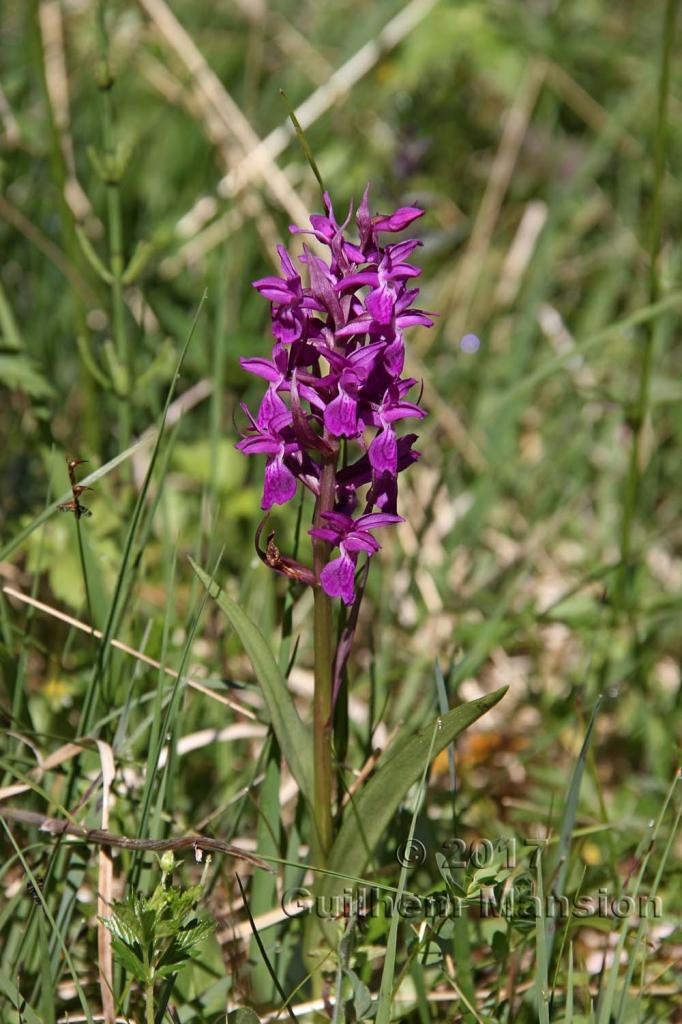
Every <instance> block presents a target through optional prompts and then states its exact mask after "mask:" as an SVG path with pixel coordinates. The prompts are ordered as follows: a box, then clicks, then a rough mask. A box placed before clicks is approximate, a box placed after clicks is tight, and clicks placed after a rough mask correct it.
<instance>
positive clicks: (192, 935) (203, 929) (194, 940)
mask: <svg viewBox="0 0 682 1024" xmlns="http://www.w3.org/2000/svg"><path fill="white" fill-rule="evenodd" d="M212 931H213V921H209V920H205V921H197V923H196V924H193V925H190V926H188V927H187V928H181V929H180V931H179V932H178V933H177V935H176V936H175V943H174V944H175V945H177V946H178V947H179V948H180V949H182V950H190V949H192V948H193V947H194V946H196V945H198V944H199V943H200V942H203V940H204V939H205V938H206V936H207V935H210V933H211V932H212Z"/></svg>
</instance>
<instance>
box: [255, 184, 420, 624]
mask: <svg viewBox="0 0 682 1024" xmlns="http://www.w3.org/2000/svg"><path fill="white" fill-rule="evenodd" d="M324 207H325V212H324V213H322V214H313V216H312V217H311V218H310V228H306V229H303V228H297V227H292V228H291V230H292V232H294V233H296V234H298V233H301V234H307V235H312V236H314V238H315V239H316V240H317V242H318V243H320V244H322V245H323V246H326V248H327V250H328V257H327V258H326V259H323V258H322V257H321V256H319V255H318V254H317V253H313V252H311V251H310V250H309V249H307V248H305V246H304V251H303V255H302V256H301V257H300V258H299V263H300V265H301V270H300V271H299V269H298V264H296V263H295V262H294V260H293V259H292V258H291V256H290V255H289V254H288V252H287V251H286V249H285V248H284V247H283V246H278V253H279V259H280V264H281V268H282V275H281V277H277V276H270V277H264V278H261V279H260V280H258V281H255V282H254V287H255V288H256V290H257V291H258V292H259V293H260V294H261V295H262V296H263V297H264V298H265V299H267V300H268V301H269V302H270V309H271V322H272V333H273V335H274V336H275V339H276V341H275V345H274V347H273V349H272V357H271V358H270V359H266V358H262V357H252V358H248V359H242V360H241V365H242V367H243V368H244V369H245V370H246V371H247V372H248V373H251V374H253V375H254V376H256V377H260V378H261V380H263V381H264V382H265V384H266V388H265V393H264V395H263V398H262V400H261V403H260V407H259V409H258V413H257V415H256V417H255V418H254V417H253V416H252V415H251V414H250V413H249V412H248V410H247V409H246V407H244V409H245V412H246V414H247V417H248V420H249V427H248V429H247V432H246V436H245V437H244V438H243V439H242V440H241V441H240V442H239V443H238V444H237V448H238V449H239V450H240V451H241V452H243V453H244V454H246V455H249V454H262V455H265V457H266V464H265V481H264V487H263V500H262V508H263V509H266V510H267V509H270V508H271V507H272V506H273V505H286V504H287V503H288V502H289V501H291V500H292V498H293V497H294V495H295V493H296V490H297V487H298V484H299V483H300V484H301V485H302V486H303V487H305V488H306V489H307V490H309V491H310V492H311V493H312V494H313V496H314V498H315V520H314V522H315V525H314V526H313V528H312V529H311V530H310V534H311V536H312V537H313V539H314V541H315V544H314V548H315V552H316V554H315V569H314V571H313V570H306V571H304V568H302V567H301V565H300V563H295V562H293V561H292V560H291V559H287V558H286V556H285V555H282V554H281V552H280V551H279V549H278V548H277V546H276V545H275V543H274V540H272V539H269V541H268V547H267V548H266V549H264V552H265V553H263V551H261V550H259V554H260V555H261V557H262V558H263V560H264V561H265V563H266V564H267V565H269V566H270V567H271V568H273V569H274V570H275V571H278V572H280V573H283V574H285V575H293V577H294V578H297V579H300V580H301V581H302V582H304V583H308V584H309V583H310V582H311V580H312V581H313V585H315V586H318V587H321V588H322V589H323V590H324V592H325V593H326V594H328V595H329V596H330V597H340V598H341V599H342V600H343V601H344V602H345V603H346V604H351V603H352V601H353V599H354V593H355V587H354V578H355V571H356V565H357V561H358V557H359V555H360V554H361V553H363V552H364V553H365V554H366V555H367V557H368V558H371V556H372V555H373V554H375V553H376V552H377V551H378V550H379V544H378V542H377V541H376V539H375V538H374V536H373V531H374V530H375V529H377V528H379V527H383V526H389V525H391V524H393V523H397V522H400V516H399V515H398V514H397V506H398V478H399V475H400V473H402V472H403V471H404V470H406V469H408V467H409V466H411V465H412V464H413V463H414V462H415V461H416V460H417V459H418V458H419V452H417V451H415V450H414V447H413V446H414V442H415V441H416V440H417V435H416V434H407V435H404V436H402V437H401V436H399V432H398V431H399V423H400V421H401V420H405V419H422V418H423V417H424V416H425V415H426V414H425V412H424V410H423V409H422V408H421V406H420V405H419V401H416V402H414V401H413V402H410V401H408V393H409V392H410V390H411V389H412V388H413V387H414V386H415V384H416V383H417V382H416V381H415V380H413V379H412V378H409V377H404V376H403V368H404V363H405V340H404V332H405V331H407V330H408V329H409V328H411V327H415V326H420V327H431V326H432V324H433V319H432V317H431V315H430V314H428V313H425V312H424V311H423V310H421V309H419V308H418V307H417V306H416V300H417V297H418V294H419V289H418V288H416V287H412V285H414V282H415V279H416V278H418V277H419V274H420V270H419V268H418V267H416V266H414V265H413V264H412V263H411V262H410V259H411V257H412V254H413V253H414V251H415V249H417V247H418V246H419V245H421V242H420V241H419V240H418V239H403V240H400V239H399V240H393V241H391V242H390V243H389V244H385V243H384V241H383V239H384V238H385V237H386V236H387V235H393V236H395V235H396V234H397V233H398V232H401V231H403V230H404V229H405V228H407V227H409V226H410V225H411V224H413V223H414V222H415V221H416V220H417V219H418V218H419V217H421V216H422V214H423V210H421V209H419V207H417V206H401V207H400V208H399V209H397V210H395V211H394V212H393V213H390V214H375V215H372V213H371V211H370V204H369V186H368V187H367V189H366V190H365V193H364V196H363V198H362V202H361V203H360V205H359V207H358V208H357V212H356V214H355V218H354V221H355V225H356V226H357V237H356V238H352V237H350V234H349V225H350V224H351V216H352V206H351V207H350V208H349V211H348V215H347V217H346V220H345V221H344V222H343V223H339V222H338V220H337V218H336V216H335V214H334V209H333V206H332V202H331V199H330V197H329V195H328V194H327V193H325V195H324ZM306 280H307V284H306V283H305V282H306ZM340 439H345V447H344V452H345V455H344V466H343V468H339V467H338V465H337V463H338V459H339V453H340V450H341V444H340ZM363 507H364V513H363V514H361V515H360V516H359V517H358V515H357V510H358V509H362V508H363ZM354 517H355V518H354ZM320 542H323V543H322V545H321V547H320ZM326 544H330V545H332V546H333V547H338V549H339V554H338V556H337V557H335V558H333V559H332V560H331V561H327V558H328V555H327V550H328V549H327V548H326ZM320 552H322V554H320ZM320 559H322V560H320Z"/></svg>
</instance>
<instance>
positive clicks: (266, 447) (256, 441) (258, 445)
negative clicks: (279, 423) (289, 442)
mask: <svg viewBox="0 0 682 1024" xmlns="http://www.w3.org/2000/svg"><path fill="white" fill-rule="evenodd" d="M281 447H282V444H281V441H278V440H277V439H276V438H274V437H267V436H266V435H265V434H256V435H255V436H254V437H243V438H242V440H241V441H237V443H236V445H235V448H237V449H238V450H239V451H240V452H242V454H244V455H274V454H275V452H278V451H279V450H280V448H281Z"/></svg>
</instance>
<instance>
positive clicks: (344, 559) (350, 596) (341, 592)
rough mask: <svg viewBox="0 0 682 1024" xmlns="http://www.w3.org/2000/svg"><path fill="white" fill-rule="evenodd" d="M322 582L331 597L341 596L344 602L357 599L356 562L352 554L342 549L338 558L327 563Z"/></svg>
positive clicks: (322, 573)
mask: <svg viewBox="0 0 682 1024" xmlns="http://www.w3.org/2000/svg"><path fill="white" fill-rule="evenodd" d="M320 583H321V584H322V589H323V590H324V592H325V594H328V595H329V597H340V598H341V599H342V601H343V603H344V604H347V605H349V604H352V603H353V601H354V600H355V563H354V562H353V559H352V558H351V557H350V555H347V554H346V552H345V551H342V552H341V554H340V556H339V557H338V558H335V559H334V560H333V561H331V562H329V564H328V565H325V567H324V569H323V570H322V572H321V573H320Z"/></svg>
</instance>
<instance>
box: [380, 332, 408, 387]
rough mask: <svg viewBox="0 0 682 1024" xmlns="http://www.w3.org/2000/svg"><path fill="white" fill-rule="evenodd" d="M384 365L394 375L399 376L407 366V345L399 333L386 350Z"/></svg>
mask: <svg viewBox="0 0 682 1024" xmlns="http://www.w3.org/2000/svg"><path fill="white" fill-rule="evenodd" d="M384 366H385V367H386V369H387V370H388V372H389V373H390V374H391V376H392V377H399V376H400V374H401V373H402V372H403V367H404V366H405V345H404V343H403V339H402V336H401V335H400V334H399V335H398V337H397V338H396V340H395V341H392V342H391V343H390V345H387V346H386V348H385V350H384Z"/></svg>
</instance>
